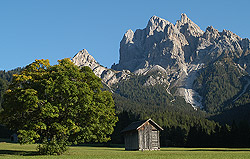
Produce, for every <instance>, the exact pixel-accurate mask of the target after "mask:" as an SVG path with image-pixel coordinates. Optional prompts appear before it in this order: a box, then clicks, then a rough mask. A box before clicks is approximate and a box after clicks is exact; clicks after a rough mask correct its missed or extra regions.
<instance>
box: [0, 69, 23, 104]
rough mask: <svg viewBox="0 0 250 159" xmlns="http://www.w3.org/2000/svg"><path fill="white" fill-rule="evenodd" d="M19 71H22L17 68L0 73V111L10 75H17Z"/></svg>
mask: <svg viewBox="0 0 250 159" xmlns="http://www.w3.org/2000/svg"><path fill="white" fill-rule="evenodd" d="M21 70H22V69H21V68H20V67H19V68H16V69H13V70H10V71H7V72H6V71H0V109H1V103H2V98H3V94H4V92H5V91H6V89H7V88H8V85H9V83H10V81H11V80H12V75H13V74H16V73H19V72H20V71H21Z"/></svg>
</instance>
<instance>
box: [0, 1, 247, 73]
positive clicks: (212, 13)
mask: <svg viewBox="0 0 250 159" xmlns="http://www.w3.org/2000/svg"><path fill="white" fill-rule="evenodd" d="M249 6H250V1H249V0H237V1H235V0H210V1H203V0H189V1H187V0H179V1H178V0H126V1H124V0H123V1H119V0H105V1H103V0H99V1H97V0H0V70H10V69H14V68H16V67H24V66H26V65H28V64H30V63H32V62H33V61H34V60H35V59H49V60H50V61H51V64H56V61H57V60H58V59H63V58H66V57H67V58H72V57H73V56H74V55H75V54H76V53H77V52H78V51H80V50H82V49H84V48H85V49H87V50H88V52H89V53H90V54H91V55H92V56H93V57H94V58H95V59H96V60H97V61H98V62H99V63H100V64H102V65H104V66H106V67H108V68H109V67H110V66H111V65H112V64H113V63H117V62H118V60H119V45H120V41H121V39H122V37H123V35H124V33H125V32H126V31H127V30H128V29H132V30H133V31H135V30H136V29H143V28H145V27H146V25H147V22H148V20H149V19H150V17H151V16H153V15H156V16H159V17H161V18H163V19H166V20H168V21H170V22H172V23H175V22H176V20H179V19H180V16H181V13H186V14H187V16H188V17H189V18H190V19H191V20H192V21H194V22H195V23H196V24H197V25H199V26H200V27H201V29H202V30H205V29H206V27H207V26H214V27H215V28H216V29H218V30H219V31H222V30H223V29H227V30H231V31H232V32H234V33H236V34H237V35H239V36H240V37H242V38H250V14H249Z"/></svg>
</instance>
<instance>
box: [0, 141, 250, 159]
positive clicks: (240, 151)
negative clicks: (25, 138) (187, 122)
mask: <svg viewBox="0 0 250 159" xmlns="http://www.w3.org/2000/svg"><path fill="white" fill-rule="evenodd" d="M0 158H7V159H8V158H25V159H26V158H37V159H38V158H39V159H40V158H42V159H43V158H58V159H59V158H60V159H70V158H81V159H249V158H250V148H162V149H161V150H160V151H144V152H142V151H125V150H124V148H108V147H90V146H71V147H70V148H69V150H68V151H67V152H66V153H65V154H63V155H61V156H41V155H38V154H37V152H36V145H34V144H33V145H20V144H15V143H6V142H1V143H0Z"/></svg>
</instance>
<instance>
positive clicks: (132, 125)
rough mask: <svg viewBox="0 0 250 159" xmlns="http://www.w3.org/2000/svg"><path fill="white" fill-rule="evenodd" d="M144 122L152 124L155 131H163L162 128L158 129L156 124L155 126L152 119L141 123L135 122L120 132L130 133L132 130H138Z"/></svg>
mask: <svg viewBox="0 0 250 159" xmlns="http://www.w3.org/2000/svg"><path fill="white" fill-rule="evenodd" d="M146 122H149V123H150V124H152V125H153V126H154V127H155V128H156V129H158V130H163V129H162V127H160V126H159V125H158V124H156V123H155V122H154V121H153V120H152V119H148V120H142V121H136V122H133V123H131V124H130V125H128V126H127V127H126V128H124V129H123V130H122V131H121V132H122V133H124V132H127V131H132V130H138V129H140V128H141V127H142V126H143V125H144V124H145V123H146Z"/></svg>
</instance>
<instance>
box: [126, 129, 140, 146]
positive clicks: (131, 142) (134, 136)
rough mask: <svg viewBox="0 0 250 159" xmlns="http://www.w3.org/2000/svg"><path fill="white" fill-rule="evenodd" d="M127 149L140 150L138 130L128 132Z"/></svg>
mask: <svg viewBox="0 0 250 159" xmlns="http://www.w3.org/2000/svg"><path fill="white" fill-rule="evenodd" d="M125 150H139V144H138V132H137V131H131V132H127V133H126V135H125Z"/></svg>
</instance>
